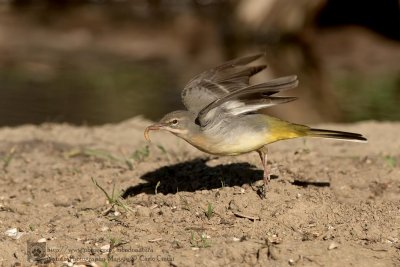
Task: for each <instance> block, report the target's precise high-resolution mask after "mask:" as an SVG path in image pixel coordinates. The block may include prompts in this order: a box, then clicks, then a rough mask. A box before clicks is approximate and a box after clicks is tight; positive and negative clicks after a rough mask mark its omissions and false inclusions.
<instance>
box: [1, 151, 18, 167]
mask: <svg viewBox="0 0 400 267" xmlns="http://www.w3.org/2000/svg"><path fill="white" fill-rule="evenodd" d="M14 155H15V147H12V148H11V149H10V151H9V152H8V153H7V154H6V155H5V156H4V157H3V158H2V161H3V170H4V171H5V172H7V168H8V166H9V165H10V163H11V160H12V159H13V157H14Z"/></svg>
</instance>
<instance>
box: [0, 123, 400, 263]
mask: <svg viewBox="0 0 400 267" xmlns="http://www.w3.org/2000/svg"><path fill="white" fill-rule="evenodd" d="M147 124H149V122H148V121H145V120H143V119H141V118H135V119H132V120H129V121H125V122H123V123H120V124H116V125H105V126H101V127H74V126H70V125H59V124H44V125H41V126H29V125H28V126H21V127H17V128H2V129H0V140H1V141H0V159H2V161H1V162H0V243H1V250H0V265H1V266H10V265H12V264H15V263H19V264H20V265H23V266H27V265H34V264H37V263H34V262H33V261H31V262H30V263H28V261H27V257H28V252H29V254H30V255H31V259H35V255H40V254H41V253H42V254H45V255H44V256H45V257H44V258H43V259H41V262H42V263H47V264H49V265H55V266H60V265H63V264H67V263H69V266H72V262H75V264H76V265H88V266H130V265H131V264H132V263H133V264H135V266H148V265H152V266H195V265H196V266H222V265H225V266H267V265H268V266H289V265H294V266H399V265H400V243H399V237H400V235H399V234H400V205H399V204H400V168H399V167H398V165H399V160H400V156H399V155H400V139H399V138H398V136H399V133H400V124H399V123H377V122H365V123H360V124H354V125H318V126H319V127H326V128H331V129H337V130H347V131H355V132H360V133H363V134H365V135H366V136H367V137H368V139H369V143H368V144H358V143H347V142H340V141H332V140H317V139H307V140H306V141H305V140H302V139H298V140H291V141H286V142H280V143H276V144H273V145H271V147H270V154H269V164H270V167H271V172H272V174H273V175H274V176H273V178H274V179H273V180H272V182H271V186H270V190H269V192H268V196H267V198H266V199H261V198H260V197H259V195H258V193H257V191H258V187H259V186H260V185H261V184H262V181H261V176H262V172H261V169H260V162H259V158H258V155H257V154H256V153H251V154H248V155H243V156H238V157H215V156H209V155H206V154H203V153H202V152H199V151H197V150H195V149H193V148H192V147H190V146H189V145H187V144H186V143H184V142H183V141H181V140H178V139H177V138H176V137H174V136H172V135H170V134H168V133H155V134H152V139H153V142H152V143H150V144H147V143H146V142H145V141H144V139H143V129H144V127H145V126H146V125H147ZM92 178H93V179H94V180H95V181H97V183H98V185H99V186H100V187H102V188H104V190H105V191H106V192H107V193H108V194H110V195H111V194H112V189H113V185H115V192H114V197H113V196H110V197H111V198H112V200H111V202H113V203H114V205H111V204H110V203H109V201H107V198H106V195H105V194H104V193H103V192H102V191H101V189H100V187H98V186H96V185H95V184H94V182H93V181H92ZM121 190H122V191H123V193H122V196H123V197H124V198H119V197H118V196H119V193H120V192H121ZM124 207H125V209H124ZM38 241H42V242H41V243H39V244H38V243H36V242H38ZM43 241H45V242H43ZM28 242H32V243H30V244H29V245H28ZM43 245H46V248H45V250H43ZM35 249H36V250H35ZM35 253H36V254H35ZM93 261H94V262H93ZM39 262H40V261H39ZM91 262H92V263H91Z"/></svg>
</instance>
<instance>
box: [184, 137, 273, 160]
mask: <svg viewBox="0 0 400 267" xmlns="http://www.w3.org/2000/svg"><path fill="white" fill-rule="evenodd" d="M189 143H191V144H192V145H193V146H195V147H196V148H198V149H199V150H201V151H203V152H207V153H209V154H214V155H224V156H235V155H239V154H244V153H248V152H251V151H254V150H257V149H260V148H261V147H262V146H264V145H265V144H266V135H265V133H246V134H241V135H232V136H227V137H226V138H223V139H222V138H221V139H217V138H209V137H207V136H196V137H195V138H192V140H191V141H190V142H189Z"/></svg>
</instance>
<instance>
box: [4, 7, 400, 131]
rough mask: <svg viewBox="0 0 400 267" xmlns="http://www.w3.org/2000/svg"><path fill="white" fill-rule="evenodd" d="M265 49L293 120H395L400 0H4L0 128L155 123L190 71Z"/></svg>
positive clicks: (279, 110)
mask: <svg viewBox="0 0 400 267" xmlns="http://www.w3.org/2000/svg"><path fill="white" fill-rule="evenodd" d="M259 52H265V53H266V58H265V62H266V63H267V64H268V66H269V67H268V69H267V71H264V72H263V73H262V74H258V75H257V76H256V77H255V78H254V80H255V81H262V80H265V79H271V78H274V77H278V76H282V75H289V74H297V75H298V76H299V79H300V87H299V88H298V89H295V90H292V91H291V92H288V93H289V94H290V95H296V96H299V97H301V98H300V99H299V100H297V101H296V102H293V103H290V104H286V105H282V106H280V107H275V108H271V109H268V110H267V111H266V112H268V113H270V114H273V115H278V116H280V117H282V118H284V119H289V120H294V121H296V122H299V123H318V122H354V121H360V120H400V1H399V0H380V1H376V0H364V1H347V0H230V1H228V0H226V1H223V0H220V1H215V0H214V1H213V0H134V1H128V0H125V1H124V0H60V1H56V0H0V126H14V125H20V124H26V123H34V124H39V123H43V122H68V123H73V124H77V125H82V124H85V125H86V124H87V125H96V124H104V123H111V122H119V121H122V120H125V119H128V118H131V117H133V116H137V115H143V116H144V117H145V118H148V119H152V120H157V119H159V118H160V117H161V116H162V115H163V114H164V113H166V112H169V111H172V110H175V109H178V108H181V107H182V104H181V101H180V91H181V89H182V88H183V86H184V85H185V83H186V82H187V81H188V80H190V78H191V77H192V76H194V75H196V74H198V73H199V72H201V71H203V70H206V69H208V68H211V67H214V66H216V65H218V64H220V63H222V62H223V61H225V60H229V59H232V58H235V57H240V56H245V55H249V54H253V53H259Z"/></svg>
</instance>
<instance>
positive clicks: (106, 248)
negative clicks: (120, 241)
mask: <svg viewBox="0 0 400 267" xmlns="http://www.w3.org/2000/svg"><path fill="white" fill-rule="evenodd" d="M110 247H111V246H110V244H107V245H104V246H102V247H100V250H101V252H102V254H108V253H109V252H110Z"/></svg>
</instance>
